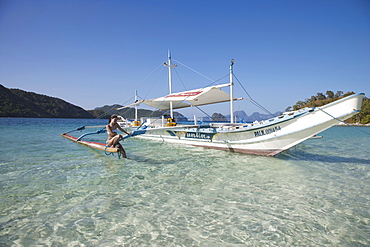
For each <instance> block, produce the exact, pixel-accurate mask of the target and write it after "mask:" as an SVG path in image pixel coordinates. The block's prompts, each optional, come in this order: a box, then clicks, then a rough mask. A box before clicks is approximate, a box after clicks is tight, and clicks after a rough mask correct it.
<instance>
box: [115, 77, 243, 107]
mask: <svg viewBox="0 0 370 247" xmlns="http://www.w3.org/2000/svg"><path fill="white" fill-rule="evenodd" d="M228 86H230V84H229V83H227V84H222V85H216V86H210V87H205V88H200V89H194V90H189V91H183V92H179V93H172V94H169V95H166V96H163V97H160V98H156V99H150V100H141V101H138V102H136V103H135V104H132V105H138V104H141V103H144V104H146V105H149V106H152V107H154V108H157V109H158V110H162V111H166V110H169V109H170V102H172V108H173V109H179V108H185V107H190V106H201V105H209V104H215V103H221V102H227V101H230V95H229V94H228V93H226V92H225V91H223V90H221V88H223V87H228ZM234 100H239V99H238V98H235V99H234ZM132 105H130V106H132ZM126 107H129V106H126ZM122 108H124V107H122ZM122 108H120V109H122Z"/></svg>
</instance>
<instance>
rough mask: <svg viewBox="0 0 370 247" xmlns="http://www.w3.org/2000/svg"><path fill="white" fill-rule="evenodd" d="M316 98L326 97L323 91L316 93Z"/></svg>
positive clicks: (322, 98)
mask: <svg viewBox="0 0 370 247" xmlns="http://www.w3.org/2000/svg"><path fill="white" fill-rule="evenodd" d="M316 98H317V100H324V99H326V97H325V95H324V94H323V93H317V96H316Z"/></svg>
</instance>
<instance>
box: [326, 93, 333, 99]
mask: <svg viewBox="0 0 370 247" xmlns="http://www.w3.org/2000/svg"><path fill="white" fill-rule="evenodd" d="M326 95H327V96H328V99H334V93H333V91H326Z"/></svg>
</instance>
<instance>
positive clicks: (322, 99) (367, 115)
mask: <svg viewBox="0 0 370 247" xmlns="http://www.w3.org/2000/svg"><path fill="white" fill-rule="evenodd" d="M351 94H354V92H347V93H345V94H344V93H343V91H337V92H336V93H334V92H332V91H326V93H325V94H324V93H317V95H314V96H311V97H310V98H307V99H306V100H304V101H297V103H296V104H295V105H293V107H291V106H290V107H288V108H287V109H286V111H291V110H298V109H301V108H305V107H317V106H322V105H325V104H328V103H331V102H333V101H336V100H338V99H342V98H344V97H347V96H349V95H351ZM346 122H347V123H359V124H369V123H370V99H369V98H366V97H365V98H364V100H363V102H362V107H361V111H360V113H358V114H357V115H355V116H353V117H351V118H349V119H347V120H346Z"/></svg>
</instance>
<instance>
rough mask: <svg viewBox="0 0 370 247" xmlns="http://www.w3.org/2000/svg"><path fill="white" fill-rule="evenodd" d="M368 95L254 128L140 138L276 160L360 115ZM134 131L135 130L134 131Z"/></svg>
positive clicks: (176, 131)
mask: <svg viewBox="0 0 370 247" xmlns="http://www.w3.org/2000/svg"><path fill="white" fill-rule="evenodd" d="M363 97H364V94H355V95H351V96H348V97H346V98H343V99H340V100H337V101H335V102H332V103H330V104H327V105H324V106H322V107H316V108H305V109H302V110H299V111H294V112H289V113H286V114H284V115H283V116H279V117H276V118H272V119H269V120H266V121H263V122H260V123H257V124H256V123H254V124H243V125H240V124H239V125H237V124H227V123H225V124H224V125H223V126H221V125H220V124H213V125H212V124H211V125H210V126H206V127H204V126H198V127H194V126H192V127H184V128H182V127H181V125H180V126H176V127H174V128H173V130H172V129H171V128H164V129H161V128H150V127H148V128H147V129H146V130H145V131H146V133H145V134H141V135H137V138H143V139H150V140H155V141H160V142H163V141H166V142H169V143H178V144H186V145H193V146H200V147H206V148H213V149H221V150H229V151H234V152H241V153H247V154H257V155H267V156H274V155H276V154H278V153H280V152H282V151H285V150H287V149H289V148H291V147H293V146H295V145H297V144H299V143H301V142H303V141H305V140H307V139H309V138H311V137H312V136H314V135H316V134H318V133H320V132H322V131H324V130H326V129H328V128H330V127H332V126H333V125H336V124H338V123H339V120H340V121H343V120H345V119H348V118H350V117H352V116H353V115H355V114H357V113H358V112H359V111H360V109H361V104H362V99H363ZM131 130H132V128H131Z"/></svg>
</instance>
